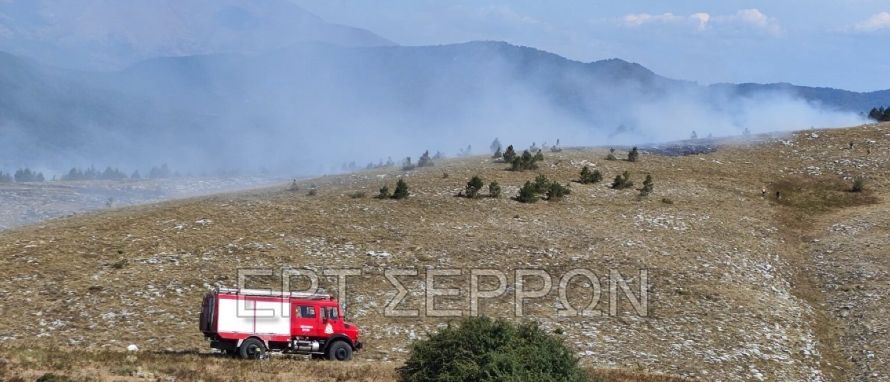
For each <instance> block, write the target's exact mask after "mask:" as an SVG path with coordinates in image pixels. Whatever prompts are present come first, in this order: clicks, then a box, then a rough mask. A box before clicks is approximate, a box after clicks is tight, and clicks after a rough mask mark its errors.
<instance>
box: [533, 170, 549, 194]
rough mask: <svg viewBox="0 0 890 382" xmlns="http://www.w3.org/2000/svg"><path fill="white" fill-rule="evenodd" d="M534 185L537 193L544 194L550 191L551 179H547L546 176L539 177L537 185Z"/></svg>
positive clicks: (537, 177) (536, 180) (536, 181)
mask: <svg viewBox="0 0 890 382" xmlns="http://www.w3.org/2000/svg"><path fill="white" fill-rule="evenodd" d="M533 185H534V190H535V193H538V194H543V193H545V192H547V190H549V189H550V179H547V177H546V176H545V175H544V174H541V175H538V176H536V177H535V183H533Z"/></svg>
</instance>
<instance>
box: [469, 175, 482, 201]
mask: <svg viewBox="0 0 890 382" xmlns="http://www.w3.org/2000/svg"><path fill="white" fill-rule="evenodd" d="M484 185H485V183H483V182H482V178H480V177H479V176H478V175H474V176H473V178H471V179H470V181H469V182H467V187H466V191H465V192H466V196H467V197H468V198H475V197H477V196H479V191H480V190H482V186H484Z"/></svg>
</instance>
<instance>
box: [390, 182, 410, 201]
mask: <svg viewBox="0 0 890 382" xmlns="http://www.w3.org/2000/svg"><path fill="white" fill-rule="evenodd" d="M409 194H410V193H409V192H408V183H406V182H405V180H404V179H402V178H399V181H398V182H396V189H395V191H393V193H392V198H393V199H405V198H407V197H408V195H409Z"/></svg>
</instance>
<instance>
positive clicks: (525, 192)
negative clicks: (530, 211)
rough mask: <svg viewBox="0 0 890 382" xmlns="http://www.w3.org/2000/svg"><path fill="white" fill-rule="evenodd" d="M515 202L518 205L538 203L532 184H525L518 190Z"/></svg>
mask: <svg viewBox="0 0 890 382" xmlns="http://www.w3.org/2000/svg"><path fill="white" fill-rule="evenodd" d="M516 201H518V202H520V203H534V202H537V201H538V195H537V193H536V192H535V186H534V185H533V184H532V182H528V181H526V182H525V185H523V186H522V188H520V189H519V195H517V196H516Z"/></svg>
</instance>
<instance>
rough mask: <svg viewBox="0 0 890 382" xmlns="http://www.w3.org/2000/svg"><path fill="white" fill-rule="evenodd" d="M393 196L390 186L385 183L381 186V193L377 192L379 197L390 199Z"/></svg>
mask: <svg viewBox="0 0 890 382" xmlns="http://www.w3.org/2000/svg"><path fill="white" fill-rule="evenodd" d="M391 197H392V194H390V193H389V186H386V185H384V186H383V187H380V193H379V194H377V199H389V198H391Z"/></svg>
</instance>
